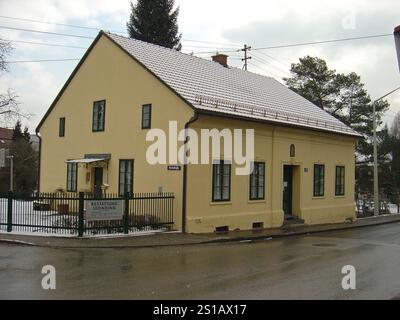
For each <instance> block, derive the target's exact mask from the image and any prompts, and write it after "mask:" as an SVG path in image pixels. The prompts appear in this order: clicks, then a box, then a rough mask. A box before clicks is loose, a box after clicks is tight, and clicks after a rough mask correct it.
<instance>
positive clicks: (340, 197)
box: [334, 195, 346, 199]
mask: <svg viewBox="0 0 400 320" xmlns="http://www.w3.org/2000/svg"><path fill="white" fill-rule="evenodd" d="M334 198H335V199H344V198H346V195H344V196H335V197H334Z"/></svg>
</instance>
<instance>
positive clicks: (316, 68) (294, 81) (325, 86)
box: [283, 56, 340, 111]
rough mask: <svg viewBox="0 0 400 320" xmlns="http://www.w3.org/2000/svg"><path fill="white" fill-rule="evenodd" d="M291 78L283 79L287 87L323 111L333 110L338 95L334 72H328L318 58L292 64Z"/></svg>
mask: <svg viewBox="0 0 400 320" xmlns="http://www.w3.org/2000/svg"><path fill="white" fill-rule="evenodd" d="M291 73H292V77H291V78H284V79H283V80H284V81H285V82H286V84H287V86H288V87H289V88H290V89H292V90H293V91H294V92H297V93H298V94H300V95H301V96H303V97H304V98H306V99H307V100H309V101H311V102H312V103H314V104H315V105H317V106H318V107H320V108H321V109H323V110H326V111H329V110H330V109H332V108H333V105H334V103H335V99H336V97H337V95H338V94H339V90H340V89H339V88H338V86H337V85H336V71H335V70H329V68H328V66H327V64H326V62H325V61H324V60H322V59H320V58H314V57H310V56H306V57H304V58H300V63H293V64H292V67H291Z"/></svg>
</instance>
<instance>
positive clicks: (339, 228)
mask: <svg viewBox="0 0 400 320" xmlns="http://www.w3.org/2000/svg"><path fill="white" fill-rule="evenodd" d="M365 219H370V218H365ZM359 221H360V220H359ZM393 223H400V217H397V219H393V220H388V221H376V222H372V223H370V224H361V225H354V224H348V225H341V226H337V227H329V225H327V227H326V228H325V229H316V230H302V231H292V232H290V231H289V232H285V233H280V234H275V235H268V234H263V235H254V236H241V237H232V238H227V237H221V238H217V239H212V240H204V241H198V242H195V241H193V242H182V243H173V244H149V245H121V246H61V245H52V244H49V243H48V244H38V243H33V242H28V241H22V240H13V239H2V238H0V243H6V244H10V245H21V246H31V247H41V248H52V249H144V248H160V247H178V246H189V245H207V244H218V243H234V242H242V243H243V242H247V243H251V242H254V241H259V240H275V239H282V238H287V237H296V236H302V235H310V234H318V233H327V232H332V231H344V230H349V229H361V228H367V227H374V226H380V225H387V224H393ZM0 236H1V235H0ZM69 239H71V238H69Z"/></svg>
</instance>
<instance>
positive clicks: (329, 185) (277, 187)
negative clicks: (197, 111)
mask: <svg viewBox="0 0 400 320" xmlns="http://www.w3.org/2000/svg"><path fill="white" fill-rule="evenodd" d="M103 99H104V100H106V119H105V131H104V132H96V133H94V132H92V112H93V102H94V101H98V100H103ZM147 103H151V104H152V106H153V109H152V127H153V128H160V129H164V130H165V131H167V128H168V121H170V120H177V121H178V130H181V129H183V128H184V125H185V124H186V123H187V122H188V121H189V120H190V119H191V118H192V116H193V114H194V113H193V110H192V109H191V108H190V107H189V106H188V105H187V104H186V103H185V102H183V101H182V100H181V99H180V98H179V97H178V96H177V95H175V94H174V93H173V92H172V91H171V90H170V89H168V88H167V87H166V86H165V85H163V84H162V83H161V82H160V81H159V80H158V79H156V78H155V77H154V76H153V75H151V74H150V73H149V72H148V71H147V70H145V69H144V68H143V67H142V66H141V65H139V64H138V63H136V62H135V61H134V60H133V59H132V58H131V57H129V56H128V55H127V54H126V53H124V52H123V51H122V50H121V49H119V48H118V47H117V46H116V45H115V44H113V43H112V42H111V41H110V40H109V39H108V38H106V37H105V36H102V38H101V39H100V40H99V42H98V43H97V45H96V46H95V47H94V48H93V50H92V52H91V53H90V54H89V56H88V58H87V60H86V61H85V62H84V63H83V64H82V66H81V67H80V69H79V71H78V72H77V74H76V75H75V77H74V78H73V80H72V81H71V83H70V84H69V86H68V88H67V89H66V90H65V92H64V94H63V95H62V97H61V98H60V99H59V101H58V103H57V104H56V106H55V107H54V109H53V110H52V112H51V113H50V114H49V116H48V118H47V119H46V121H45V122H44V124H43V126H42V127H41V129H40V134H41V136H42V153H41V174H40V182H41V184H40V188H41V191H42V192H54V191H55V190H56V189H58V188H63V189H65V188H66V174H67V166H66V164H65V161H66V160H67V159H80V158H83V157H84V155H85V154H111V160H110V162H109V165H108V169H107V168H105V171H104V180H103V181H104V183H107V184H109V185H110V189H109V190H108V192H112V193H117V192H118V170H119V160H120V159H134V160H135V164H134V192H157V191H158V188H159V187H160V186H162V187H163V190H164V192H173V193H174V194H175V197H176V199H175V201H174V214H175V215H174V220H175V228H176V229H178V230H180V229H181V214H182V181H183V171H168V170H167V166H166V165H156V166H151V165H149V164H148V163H147V161H146V149H147V147H148V146H149V143H147V142H146V141H145V137H146V133H147V130H142V129H141V110H142V105H143V104H147ZM60 117H65V118H66V128H65V137H63V138H60V137H58V130H59V128H58V126H59V118H60ZM191 128H194V129H196V130H199V129H200V128H217V129H224V128H231V129H240V128H242V129H246V128H250V129H255V133H256V135H255V150H256V160H258V161H264V162H265V163H266V199H265V201H249V200H248V199H249V177H248V176H235V174H234V169H235V165H233V167H232V184H231V185H232V189H231V202H230V203H222V204H215V203H212V202H211V201H212V200H211V199H212V197H211V189H212V166H211V165H189V166H188V183H187V186H188V193H187V196H188V198H187V231H188V232H193V233H197V232H199V233H201V232H213V231H214V230H215V228H216V227H218V226H229V228H230V229H231V230H235V229H241V230H247V229H251V227H252V224H253V222H263V223H264V227H265V228H276V227H280V226H281V225H282V223H283V211H282V191H283V183H282V179H283V165H284V164H294V165H297V166H298V167H297V168H296V169H295V179H294V180H295V185H296V184H297V185H300V186H301V188H300V190H297V191H296V192H295V193H294V198H295V201H294V202H295V205H294V211H295V214H297V215H298V216H299V218H302V219H304V220H305V222H306V223H308V224H320V223H333V222H342V221H345V220H346V219H348V218H353V219H354V218H355V210H354V148H355V139H354V138H349V137H341V136H338V135H333V134H325V133H318V132H312V131H309V130H301V129H291V128H283V127H274V126H271V125H267V124H260V123H255V122H249V121H239V120H230V119H226V118H222V117H210V116H200V118H199V120H198V121H197V122H195V123H194V124H193V125H191ZM291 144H295V145H296V152H297V154H296V157H295V158H293V159H291V158H290V156H289V149H290V145H291ZM314 163H323V164H325V166H326V168H325V170H326V172H325V174H326V178H325V197H324V198H322V199H314V198H313V196H312V195H313V190H312V188H313V164H314ZM335 165H345V167H346V195H345V196H344V197H335V195H334V183H335V178H334V175H335ZM304 168H308V170H309V171H308V173H305V172H304ZM89 171H90V170H89ZM86 172H87V169H86V167H85V166H82V165H81V166H80V168H79V170H78V191H91V183H92V181H91V182H90V183H89V184H88V183H87V182H86ZM91 178H93V177H91Z"/></svg>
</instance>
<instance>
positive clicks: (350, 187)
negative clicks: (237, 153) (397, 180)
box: [187, 116, 356, 233]
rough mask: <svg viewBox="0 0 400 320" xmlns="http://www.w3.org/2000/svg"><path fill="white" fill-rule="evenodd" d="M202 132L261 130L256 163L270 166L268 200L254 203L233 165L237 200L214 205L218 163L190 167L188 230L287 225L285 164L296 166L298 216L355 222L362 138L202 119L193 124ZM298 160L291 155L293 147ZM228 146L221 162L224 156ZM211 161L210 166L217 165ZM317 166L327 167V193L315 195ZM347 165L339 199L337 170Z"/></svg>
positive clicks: (257, 132)
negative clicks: (358, 147) (214, 176)
mask: <svg viewBox="0 0 400 320" xmlns="http://www.w3.org/2000/svg"><path fill="white" fill-rule="evenodd" d="M191 128H193V129H194V130H196V131H198V132H199V131H200V129H201V128H210V129H211V128H217V129H220V130H221V129H224V128H231V129H232V130H233V129H243V130H245V129H254V130H255V161H262V162H265V165H266V185H265V186H266V191H265V195H266V197H265V200H261V201H250V200H249V183H250V179H249V177H248V176H237V175H235V168H236V165H235V164H234V162H233V164H232V176H231V201H229V202H226V203H213V202H212V165H211V164H209V165H189V167H188V201H187V203H188V204H187V206H188V207H187V208H188V231H189V232H193V233H197V232H213V231H215V228H216V227H222V226H228V227H229V229H230V230H237V229H240V230H249V229H251V228H252V225H253V223H255V222H262V223H263V224H264V227H265V228H276V227H281V226H282V224H283V222H284V213H283V209H282V201H283V166H284V165H294V166H295V167H294V173H293V214H294V215H295V216H297V217H298V218H300V219H304V220H305V223H307V224H324V223H336V222H344V221H346V220H347V219H355V204H354V184H355V182H354V179H355V172H354V171H355V158H354V149H355V143H356V140H355V139H354V138H351V137H345V136H340V135H335V134H329V133H321V132H316V131H310V130H301V129H293V128H284V127H277V126H272V125H267V124H261V123H256V122H250V121H240V120H232V119H226V118H222V117H210V116H201V117H200V118H199V120H198V121H197V122H195V123H194V124H192V125H191ZM292 144H294V145H295V147H296V156H295V157H293V158H291V157H290V146H291V145H292ZM223 157H224V155H223V144H222V146H221V158H223ZM211 160H212V159H210V163H211ZM314 164H324V165H325V195H324V196H323V197H320V198H315V197H313V167H314ZM337 165H340V166H345V170H346V175H345V180H346V181H345V196H341V197H337V196H335V167H336V166H337Z"/></svg>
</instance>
